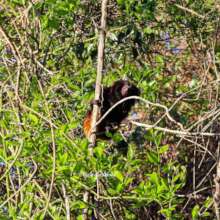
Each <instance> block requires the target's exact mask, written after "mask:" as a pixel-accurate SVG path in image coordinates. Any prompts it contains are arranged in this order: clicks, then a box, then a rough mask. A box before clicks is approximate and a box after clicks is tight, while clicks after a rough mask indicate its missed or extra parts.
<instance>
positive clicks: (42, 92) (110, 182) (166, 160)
mask: <svg viewBox="0 0 220 220" xmlns="http://www.w3.org/2000/svg"><path fill="white" fill-rule="evenodd" d="M219 12H220V5H219V3H218V2H216V1H214V0H198V1H191V0H186V1H161V0H158V1H156V0H141V1H138V0H117V1H110V2H109V4H108V18H107V19H108V30H107V35H106V49H105V69H104V79H103V84H104V85H111V84H112V83H113V82H114V81H115V80H117V79H119V78H124V77H127V78H128V79H130V80H131V81H132V82H134V83H135V84H137V86H138V87H139V88H140V90H141V97H142V98H144V99H146V100H148V101H151V102H153V103H160V104H161V105H164V106H167V108H168V109H169V115H170V117H172V119H173V120H170V118H169V117H167V115H166V116H164V113H165V112H164V108H163V107H162V108H161V107H160V106H159V105H158V106H153V105H145V104H144V103H143V102H141V101H140V103H138V105H137V107H135V109H134V111H135V112H136V113H137V114H138V115H144V117H143V118H142V119H141V120H139V121H140V122H141V123H145V124H154V123H156V122H158V120H159V122H158V123H157V124H156V125H157V126H160V127H163V128H169V129H171V130H173V131H180V130H181V129H182V128H184V129H188V130H187V131H189V132H207V133H208V132H209V133H210V132H213V131H215V132H217V131H218V130H217V131H216V127H217V128H218V123H216V122H217V118H218V108H219V98H218V95H219V91H218V89H219V86H218V82H219V62H220V50H219V49H220V37H219V33H220V31H219V27H218V26H219V24H218V22H219ZM100 17H101V9H100V1H97V0H92V1H87V0H84V1H78V0H44V1H38V0H35V1H28V0H7V1H6V0H2V1H0V180H1V181H0V189H1V190H0V219H57V220H58V219H59V220H60V219H67V216H68V211H70V216H71V217H72V219H78V220H79V219H82V210H83V208H85V207H88V208H89V213H90V214H91V213H92V210H93V209H94V208H95V210H96V212H97V213H98V214H99V215H100V216H102V217H100V216H99V217H100V219H132V220H133V219H163V218H164V219H208V218H210V219H213V218H214V216H215V213H214V211H213V210H214V209H213V199H212V184H213V173H215V165H216V161H217V159H218V158H217V154H216V152H217V150H216V149H217V144H216V142H217V141H218V138H215V137H214V138H213V137H206V136H201V135H196V136H195V135H194V136H193V135H190V134H189V135H181V134H180V133H169V132H168V133H167V132H164V131H159V130H158V129H156V128H153V129H152V128H151V129H145V128H142V127H136V126H132V129H128V131H124V132H125V133H126V132H127V133H128V134H129V135H127V136H126V135H125V137H126V138H127V142H128V146H127V147H126V149H124V148H123V147H122V149H121V148H120V146H119V145H120V143H121V142H122V140H123V137H122V135H121V134H120V133H117V134H116V135H114V136H113V137H112V139H113V140H114V143H112V142H109V141H98V142H97V146H96V147H95V148H94V155H93V156H91V155H90V154H89V151H88V141H87V140H86V138H85V137H84V135H83V132H82V121H83V118H84V116H85V113H86V111H87V110H88V108H89V103H90V100H91V99H92V98H93V94H94V85H95V79H96V65H97V41H98V26H99V22H100ZM181 126H182V127H181ZM182 131H183V129H182ZM97 176H98V178H97ZM85 191H89V192H90V194H91V195H93V196H94V197H95V198H98V201H95V202H94V201H90V203H89V204H85V203H84V202H83V194H84V193H85Z"/></svg>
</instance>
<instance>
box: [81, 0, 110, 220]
mask: <svg viewBox="0 0 220 220" xmlns="http://www.w3.org/2000/svg"><path fill="white" fill-rule="evenodd" d="M107 3H108V0H102V8H101V13H102V15H101V26H100V28H99V43H98V57H97V76H96V87H95V102H94V104H93V111H92V121H91V135H90V137H89V142H90V145H89V151H90V154H91V155H93V147H94V145H95V143H96V131H97V129H96V122H97V121H98V117H99V116H100V114H99V113H100V106H99V105H98V103H99V101H100V97H101V92H102V87H101V84H102V72H103V66H104V49H105V35H106V19H107ZM97 178H98V176H97ZM97 187H98V186H97ZM83 200H84V202H85V203H88V202H89V192H88V191H86V192H85V193H84V195H83ZM83 219H84V220H87V219H88V209H87V208H86V209H84V210H83Z"/></svg>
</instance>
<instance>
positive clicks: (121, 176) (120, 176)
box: [113, 170, 124, 182]
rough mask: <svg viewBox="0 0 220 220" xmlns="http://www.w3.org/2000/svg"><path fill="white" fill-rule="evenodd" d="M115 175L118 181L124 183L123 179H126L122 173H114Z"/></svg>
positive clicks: (116, 171)
mask: <svg viewBox="0 0 220 220" xmlns="http://www.w3.org/2000/svg"><path fill="white" fill-rule="evenodd" d="M113 175H114V176H115V177H116V178H117V179H118V180H120V182H122V181H123V179H124V177H123V175H122V173H121V172H120V171H118V170H115V171H113Z"/></svg>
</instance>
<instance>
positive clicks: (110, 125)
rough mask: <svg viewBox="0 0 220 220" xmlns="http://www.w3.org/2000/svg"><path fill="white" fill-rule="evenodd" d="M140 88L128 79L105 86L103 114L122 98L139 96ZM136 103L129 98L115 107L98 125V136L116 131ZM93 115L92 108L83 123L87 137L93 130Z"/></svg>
mask: <svg viewBox="0 0 220 220" xmlns="http://www.w3.org/2000/svg"><path fill="white" fill-rule="evenodd" d="M139 95H140V90H139V89H138V88H137V87H136V86H135V85H134V84H132V83H130V82H129V81H128V80H118V81H116V82H114V84H113V85H112V86H110V87H104V88H103V94H102V100H101V116H103V115H104V114H105V113H106V112H107V111H108V110H109V108H111V107H112V106H113V105H114V104H115V103H117V102H118V101H120V100H121V99H123V98H125V97H129V96H139ZM134 104H135V100H134V99H130V100H127V101H125V102H123V103H121V104H120V105H118V106H117V107H115V108H114V109H113V110H112V111H111V112H110V113H109V114H108V115H107V116H106V117H105V119H104V120H103V121H102V122H101V123H100V124H99V125H98V127H97V137H99V138H107V137H106V135H105V133H106V132H107V131H110V132H111V133H114V132H115V130H116V129H115V127H117V126H118V125H119V124H120V123H121V122H122V120H123V119H125V118H126V117H127V116H128V113H129V112H130V110H131V108H132V106H133V105H134ZM91 116H92V109H91V110H89V111H88V113H87V115H86V118H85V120H84V123H83V128H84V133H85V135H86V137H87V138H89V136H90V132H91Z"/></svg>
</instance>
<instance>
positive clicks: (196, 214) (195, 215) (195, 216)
mask: <svg viewBox="0 0 220 220" xmlns="http://www.w3.org/2000/svg"><path fill="white" fill-rule="evenodd" d="M199 209H200V207H199V205H195V206H194V207H193V209H192V219H193V220H196V219H198V217H199Z"/></svg>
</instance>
